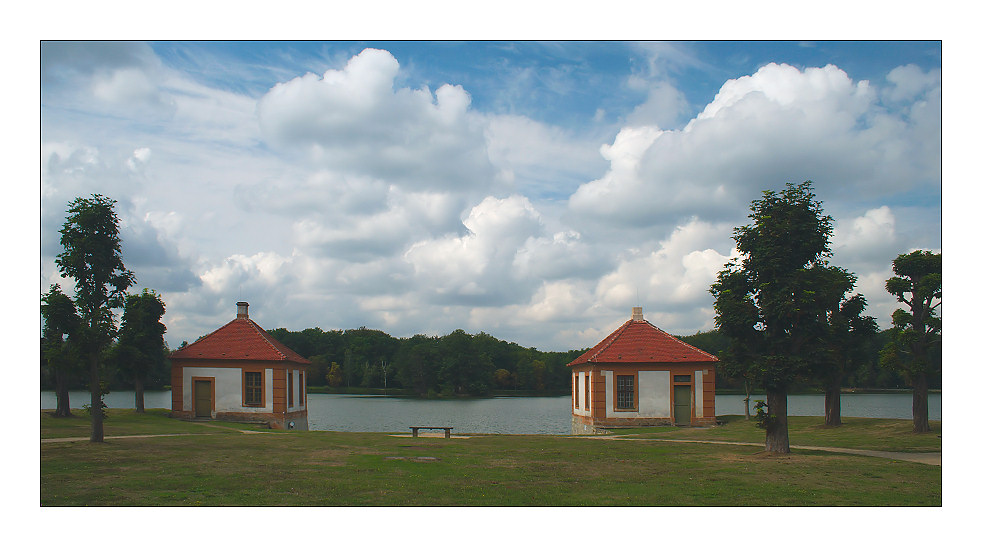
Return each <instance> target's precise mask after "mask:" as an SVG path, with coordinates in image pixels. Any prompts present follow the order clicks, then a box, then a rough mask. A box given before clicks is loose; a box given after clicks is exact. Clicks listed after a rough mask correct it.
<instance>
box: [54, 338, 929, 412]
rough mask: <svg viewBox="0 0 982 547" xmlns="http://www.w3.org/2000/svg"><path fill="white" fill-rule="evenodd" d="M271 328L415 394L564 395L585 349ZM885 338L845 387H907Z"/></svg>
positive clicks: (328, 379) (162, 375) (311, 351)
mask: <svg viewBox="0 0 982 547" xmlns="http://www.w3.org/2000/svg"><path fill="white" fill-rule="evenodd" d="M268 332H269V333H270V334H271V335H272V336H273V337H274V338H276V339H277V340H279V341H281V342H283V343H284V344H286V345H287V346H288V347H290V348H291V349H293V350H294V351H296V352H297V353H299V354H300V355H302V356H303V357H306V358H307V359H310V361H311V362H312V364H311V367H310V372H309V375H308V380H307V383H308V385H309V386H326V387H329V388H335V389H339V390H340V389H345V390H350V389H353V388H384V389H392V390H393V391H394V392H397V393H398V392H400V391H398V390H402V391H401V393H409V394H414V395H416V396H420V397H452V396H460V395H477V396H480V395H489V394H492V393H497V392H501V391H513V392H516V393H529V394H532V393H534V394H541V395H550V394H555V395H564V394H566V393H568V392H569V382H570V376H569V372H568V370H567V369H566V364H567V363H569V362H570V361H572V360H573V359H575V358H576V357H578V356H579V355H580V354H581V353H583V352H584V351H586V350H587V349H589V348H581V349H576V350H569V351H562V352H560V351H540V350H538V349H536V348H534V347H531V348H526V347H522V346H520V345H518V344H516V343H514V342H507V341H504V340H499V339H497V338H495V337H494V336H491V335H490V334H487V333H484V332H481V333H478V334H468V333H466V332H464V331H463V330H460V329H458V330H455V331H454V332H452V333H450V334H447V335H445V336H425V335H421V334H417V335H415V336H412V337H409V338H395V337H393V336H391V335H389V334H387V333H385V332H383V331H380V330H375V329H369V328H366V327H360V328H357V329H347V330H340V329H338V330H327V331H325V330H322V329H320V328H317V327H313V328H308V329H304V330H301V331H291V330H287V329H285V328H277V329H272V330H270V331H268ZM890 337H891V333H890V330H886V331H882V332H880V333H878V334H877V337H876V343H874V344H872V346H871V347H870V349H869V352H868V358H867V359H866V360H865V361H866V363H865V364H864V365H862V366H860V367H858V368H857V370H856V371H855V372H853V373H852V374H851V375H850V376H849V377H847V378H846V379H845V380H844V382H843V386H845V387H855V388H863V389H903V388H907V387H908V386H907V385H906V384H905V382H904V380H903V378H902V377H901V376H900V374H899V373H898V372H896V371H894V370H889V369H886V368H884V367H881V366H880V364H879V358H878V355H879V351H880V350H881V349H882V348H883V347H884V346H885V345H886V344H887V342H888V341H889V340H890V339H891V338H890ZM677 338H679V339H680V340H682V341H684V342H686V343H688V344H691V345H693V346H695V347H697V348H699V349H702V350H704V351H708V352H709V353H712V354H714V355H717V356H719V355H721V354H722V353H724V352H725V351H726V350H727V349H728V348H729V340H728V339H727V338H726V337H725V336H724V335H722V334H720V333H719V332H717V331H715V330H712V331H708V332H698V333H696V334H692V335H688V336H677ZM598 342H599V340H598ZM42 343H43V340H42ZM106 366H107V371H106V372H107V374H106V378H107V383H108V386H107V387H108V388H109V389H112V390H120V389H132V388H133V385H132V380H131V378H130V377H129V376H128V375H127V374H126V373H125V372H124V370H123V369H122V368H121V367H119V366H117V365H116V364H114V362H113V361H112V360H111V359H110V360H108V362H107V365H106ZM68 382H69V387H70V388H71V389H86V388H87V384H86V378H85V375H84V374H78V375H73V376H72V377H70V378H69V380H68ZM169 384H170V364H169V362H167V361H166V360H161V361H160V363H159V365H156V366H154V367H153V368H152V369H151V370H149V371H148V374H147V379H146V382H145V387H146V388H147V389H161V388H165V387H167V386H168V385H169ZM940 384H941V382H940V378H938V379H936V380H934V382H933V383H932V385H931V386H930V387H931V388H940V387H941V385H940ZM52 387H53V379H52V375H51V374H50V371H48V367H46V366H45V363H44V357H43V352H42V363H41V389H52ZM716 387H717V391H725V390H733V391H736V392H742V391H741V390H742V389H743V383H742V380H740V379H733V378H727V377H726V376H725V374H723V370H722V367H718V372H717V386H716ZM801 387H802V388H804V389H808V388H816V389H818V388H819V387H820V386H819V384H818V383H817V382H814V385H811V384H810V383H809V382H808V381H807V379H806V381H805V382H804V383H803V384H802V385H801Z"/></svg>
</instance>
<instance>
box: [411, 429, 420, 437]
mask: <svg viewBox="0 0 982 547" xmlns="http://www.w3.org/2000/svg"><path fill="white" fill-rule="evenodd" d="M410 429H412V430H413V437H419V428H418V427H411V428H410Z"/></svg>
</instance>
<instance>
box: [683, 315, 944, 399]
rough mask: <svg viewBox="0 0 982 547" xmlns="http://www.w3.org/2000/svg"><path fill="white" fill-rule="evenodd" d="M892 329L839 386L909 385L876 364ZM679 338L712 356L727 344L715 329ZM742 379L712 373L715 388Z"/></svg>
mask: <svg viewBox="0 0 982 547" xmlns="http://www.w3.org/2000/svg"><path fill="white" fill-rule="evenodd" d="M892 336H893V329H888V330H885V331H881V332H879V333H877V334H876V343H875V344H873V345H872V347H871V348H870V350H869V353H868V354H867V355H866V362H865V363H864V364H863V365H862V366H860V367H859V368H858V369H857V370H856V372H854V373H852V374H851V375H849V376H846V377H845V378H844V379H843V382H842V386H843V387H850V388H852V387H855V388H863V389H906V388H909V387H910V386H909V385H908V384H907V383H906V382H904V379H903V377H901V376H900V374H899V373H898V372H897V371H894V370H889V369H886V368H883V367H881V366H880V350H882V349H883V347H884V346H885V345H886V344H887V343H888V342H889V341H890V340H891V339H892ZM677 338H678V339H679V340H682V341H683V342H685V343H687V344H691V345H693V346H695V347H697V348H699V349H701V350H703V351H708V352H709V353H712V354H713V355H716V356H724V355H725V353H726V350H727V349H729V347H730V341H729V339H728V338H727V337H726V336H724V335H722V334H720V333H719V332H717V331H716V330H711V331H709V332H697V333H696V334H691V335H688V336H677ZM937 351H938V353H939V355H938V356H937V359H938V362H940V361H941V356H940V351H941V350H940V345H939V347H938V349H937ZM797 385H798V386H799V387H800V388H806V389H807V388H820V387H821V384H820V383H819V382H817V381H810V382H809V380H808V379H803V381H802V382H800V383H799V384H797ZM929 387H930V388H931V389H940V388H941V377H940V375H938V378H937V379H935V380H934V381H933V383H931V384H930V386H929ZM743 388H744V386H743V381H742V380H740V379H733V378H727V377H726V375H725V374H722V371H721V370H720V371H719V372H718V373H717V375H716V389H734V390H743Z"/></svg>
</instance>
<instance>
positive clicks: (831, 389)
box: [825, 377, 842, 426]
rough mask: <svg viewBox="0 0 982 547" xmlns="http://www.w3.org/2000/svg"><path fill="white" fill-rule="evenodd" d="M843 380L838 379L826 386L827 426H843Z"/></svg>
mask: <svg viewBox="0 0 982 547" xmlns="http://www.w3.org/2000/svg"><path fill="white" fill-rule="evenodd" d="M841 394H842V379H841V378H839V377H836V378H835V379H834V380H833V381H832V383H830V384H829V385H827V386H825V425H828V426H840V425H842V400H841V399H842V397H841Z"/></svg>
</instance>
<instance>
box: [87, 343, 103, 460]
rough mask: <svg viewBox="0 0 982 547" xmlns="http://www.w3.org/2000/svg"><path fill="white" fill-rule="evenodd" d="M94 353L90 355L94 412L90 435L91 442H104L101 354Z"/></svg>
mask: <svg viewBox="0 0 982 547" xmlns="http://www.w3.org/2000/svg"><path fill="white" fill-rule="evenodd" d="M94 353H95V354H94V355H92V356H91V357H89V393H90V394H91V397H90V403H89V404H90V407H89V412H90V413H91V414H92V435H91V436H90V437H89V442H93V443H101V442H103V431H102V382H101V379H100V378H99V354H98V352H94Z"/></svg>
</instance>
